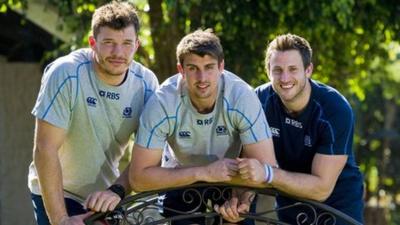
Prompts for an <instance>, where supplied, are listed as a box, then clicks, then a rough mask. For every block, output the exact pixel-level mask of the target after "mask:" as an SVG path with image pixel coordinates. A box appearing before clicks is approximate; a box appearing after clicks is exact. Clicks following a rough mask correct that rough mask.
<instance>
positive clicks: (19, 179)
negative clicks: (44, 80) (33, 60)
mask: <svg viewBox="0 0 400 225" xmlns="http://www.w3.org/2000/svg"><path fill="white" fill-rule="evenodd" d="M40 79H41V67H40V65H38V64H28V63H7V62H5V61H3V60H0V153H1V157H0V177H1V180H0V225H9V224H16V225H17V224H24V225H30V224H35V223H34V217H33V211H32V204H31V200H30V193H29V190H28V187H27V173H28V165H29V163H30V162H31V160H32V143H33V129H34V118H33V116H32V115H31V114H30V111H31V109H32V107H33V106H34V103H35V100H36V96H37V93H38V90H39V86H40Z"/></svg>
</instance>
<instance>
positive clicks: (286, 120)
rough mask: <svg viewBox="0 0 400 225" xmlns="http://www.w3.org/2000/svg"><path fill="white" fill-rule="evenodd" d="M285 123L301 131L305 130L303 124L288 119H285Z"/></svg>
mask: <svg viewBox="0 0 400 225" xmlns="http://www.w3.org/2000/svg"><path fill="white" fill-rule="evenodd" d="M285 123H286V124H289V125H291V126H294V127H297V128H300V129H301V128H303V124H302V123H301V122H299V121H297V120H294V119H290V118H287V117H286V118H285Z"/></svg>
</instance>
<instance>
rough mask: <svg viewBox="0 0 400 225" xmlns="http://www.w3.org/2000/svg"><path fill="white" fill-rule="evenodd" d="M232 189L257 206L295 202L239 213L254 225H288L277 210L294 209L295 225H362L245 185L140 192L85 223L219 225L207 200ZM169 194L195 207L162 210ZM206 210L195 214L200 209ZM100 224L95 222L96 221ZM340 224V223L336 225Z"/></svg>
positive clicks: (222, 197) (223, 198)
mask: <svg viewBox="0 0 400 225" xmlns="http://www.w3.org/2000/svg"><path fill="white" fill-rule="evenodd" d="M233 188H242V189H243V188H245V189H247V190H250V191H253V192H254V193H256V194H257V196H258V197H257V198H258V201H257V204H258V203H260V196H263V195H264V196H272V197H276V196H277V195H283V196H286V197H289V198H291V199H292V200H294V201H295V203H294V204H292V205H289V206H285V207H281V208H276V207H274V208H271V209H258V208H260V207H257V210H255V211H253V212H252V211H250V212H249V213H246V214H240V215H241V217H242V218H248V219H252V220H254V221H255V222H256V224H290V223H287V222H283V221H280V220H279V219H278V217H277V213H279V211H284V210H295V212H296V215H294V218H295V221H296V222H295V224H298V225H302V224H307V225H319V224H323V225H336V224H340V225H342V224H349V225H361V224H360V223H359V222H357V221H356V220H354V219H352V218H351V217H349V216H347V215H346V214H344V213H342V212H340V211H338V210H336V209H334V208H332V207H330V206H327V205H325V204H322V203H320V202H316V201H312V200H306V199H298V198H294V197H290V196H287V195H285V194H283V193H280V192H278V191H277V190H275V189H270V188H249V187H245V186H237V185H236V186H234V185H228V184H221V183H196V184H193V185H189V186H185V187H179V188H170V189H163V190H158V191H148V192H141V193H138V194H135V195H130V196H128V197H126V198H125V199H124V200H122V201H121V202H120V204H119V206H118V207H117V209H116V210H114V211H112V212H108V213H97V214H94V215H92V216H91V217H89V218H87V219H86V220H85V223H86V224H88V225H97V224H115V225H120V224H123V225H124V224H135V225H153V224H171V222H173V221H182V220H188V219H193V218H203V219H204V221H205V224H222V223H223V219H222V217H221V216H220V215H219V214H218V213H216V212H215V211H214V210H213V207H212V205H210V201H213V202H215V201H219V202H224V201H226V200H229V199H230V197H231V191H232V189H233ZM169 191H181V197H182V200H183V201H184V202H186V203H191V204H192V205H193V204H194V207H193V208H191V209H189V210H188V211H185V212H183V211H178V210H174V209H171V208H168V207H164V206H163V204H162V202H160V198H159V196H160V195H162V194H164V193H166V192H169ZM204 206H205V209H206V210H204V211H203V212H198V209H199V208H200V207H203V208H204ZM165 210H170V211H171V212H174V213H175V214H176V215H174V216H171V217H164V216H161V214H160V212H162V211H165ZM99 220H100V221H103V222H96V221H99ZM339 221H340V222H339Z"/></svg>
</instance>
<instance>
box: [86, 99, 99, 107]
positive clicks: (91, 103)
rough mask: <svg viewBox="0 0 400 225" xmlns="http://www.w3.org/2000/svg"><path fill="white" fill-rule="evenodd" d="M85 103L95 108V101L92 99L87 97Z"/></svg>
mask: <svg viewBox="0 0 400 225" xmlns="http://www.w3.org/2000/svg"><path fill="white" fill-rule="evenodd" d="M86 103H87V104H88V106H92V107H96V103H97V99H96V98H94V97H87V98H86Z"/></svg>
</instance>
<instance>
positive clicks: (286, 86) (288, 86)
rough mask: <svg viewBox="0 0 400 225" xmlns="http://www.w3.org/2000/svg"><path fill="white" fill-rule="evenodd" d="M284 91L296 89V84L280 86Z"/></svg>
mask: <svg viewBox="0 0 400 225" xmlns="http://www.w3.org/2000/svg"><path fill="white" fill-rule="evenodd" d="M279 86H280V87H281V88H282V89H291V88H292V87H294V84H281V85H279Z"/></svg>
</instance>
